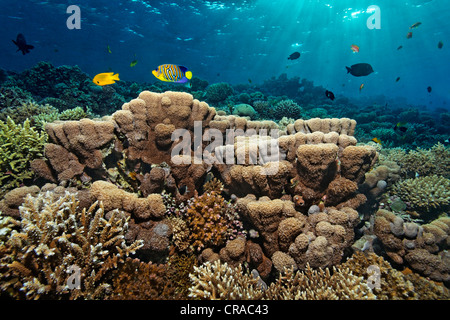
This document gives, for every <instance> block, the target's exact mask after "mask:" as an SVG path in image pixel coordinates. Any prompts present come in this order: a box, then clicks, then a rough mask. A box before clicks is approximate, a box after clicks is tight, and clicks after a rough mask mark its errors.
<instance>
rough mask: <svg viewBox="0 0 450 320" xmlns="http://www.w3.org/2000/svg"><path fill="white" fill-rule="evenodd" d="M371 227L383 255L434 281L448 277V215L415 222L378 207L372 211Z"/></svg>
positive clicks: (446, 279)
mask: <svg viewBox="0 0 450 320" xmlns="http://www.w3.org/2000/svg"><path fill="white" fill-rule="evenodd" d="M373 228H374V233H375V235H376V236H377V238H378V239H379V240H380V241H381V242H382V244H383V247H384V250H385V252H386V254H387V256H388V257H389V258H390V259H391V260H392V261H393V262H394V263H395V264H397V265H405V266H408V267H409V268H411V269H412V270H414V271H416V272H418V273H420V274H422V275H424V276H426V277H430V278H431V279H432V280H435V281H440V282H444V283H448V282H449V281H450V269H449V266H450V264H449V255H448V251H447V250H448V246H449V244H448V239H449V237H448V235H449V231H450V218H449V217H447V216H444V217H440V218H438V219H435V220H433V221H431V222H430V223H427V224H423V225H419V224H417V223H415V222H407V221H404V220H403V218H402V217H400V216H398V215H396V214H395V213H393V212H390V211H387V210H384V209H380V210H378V211H377V213H376V215H375V223H374V227H373Z"/></svg>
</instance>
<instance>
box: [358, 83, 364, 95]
mask: <svg viewBox="0 0 450 320" xmlns="http://www.w3.org/2000/svg"><path fill="white" fill-rule="evenodd" d="M363 88H364V83H361V85H360V86H359V92H360V93H361V90H362V89H363Z"/></svg>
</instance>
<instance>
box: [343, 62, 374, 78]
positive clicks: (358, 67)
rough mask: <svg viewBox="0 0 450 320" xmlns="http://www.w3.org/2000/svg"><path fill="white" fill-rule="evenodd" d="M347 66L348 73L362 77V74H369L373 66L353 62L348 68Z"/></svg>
mask: <svg viewBox="0 0 450 320" xmlns="http://www.w3.org/2000/svg"><path fill="white" fill-rule="evenodd" d="M346 68H347V73H350V74H351V75H352V76H355V77H364V76H368V75H369V74H371V73H372V72H373V68H372V66H371V65H370V64H368V63H358V64H354V65H352V66H351V67H350V68H349V67H346Z"/></svg>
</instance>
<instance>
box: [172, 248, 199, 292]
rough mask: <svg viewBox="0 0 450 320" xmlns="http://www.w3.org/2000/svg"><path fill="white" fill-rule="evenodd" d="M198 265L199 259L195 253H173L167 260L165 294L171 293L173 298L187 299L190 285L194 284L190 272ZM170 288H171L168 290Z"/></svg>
mask: <svg viewBox="0 0 450 320" xmlns="http://www.w3.org/2000/svg"><path fill="white" fill-rule="evenodd" d="M196 266H198V259H197V257H196V256H195V255H193V254H173V255H171V256H170V257H169V261H168V262H167V273H166V276H165V279H166V280H167V281H168V285H166V290H165V292H166V293H165V295H168V293H169V292H170V293H171V298H175V299H186V298H187V297H188V290H189V287H190V286H191V285H192V283H191V280H190V278H189V274H190V273H193V272H194V267H196ZM168 289H170V290H168Z"/></svg>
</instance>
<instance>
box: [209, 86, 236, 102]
mask: <svg viewBox="0 0 450 320" xmlns="http://www.w3.org/2000/svg"><path fill="white" fill-rule="evenodd" d="M233 92H234V90H233V88H232V87H231V86H230V85H229V84H228V83H226V82H220V83H214V84H211V85H209V86H208V87H207V88H206V94H205V97H206V99H207V100H208V102H212V103H219V102H223V101H225V100H226V99H227V98H228V97H229V96H231V95H232V94H233Z"/></svg>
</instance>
